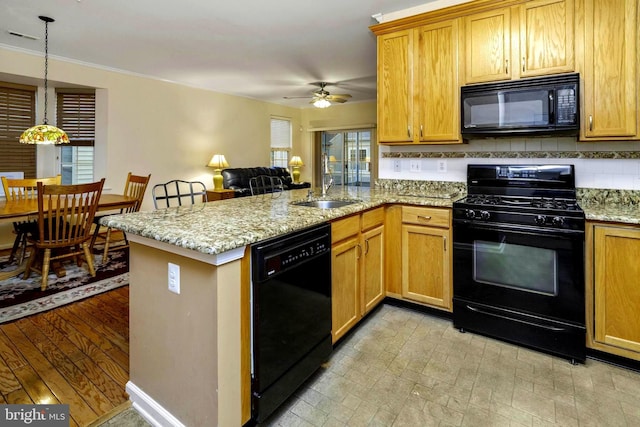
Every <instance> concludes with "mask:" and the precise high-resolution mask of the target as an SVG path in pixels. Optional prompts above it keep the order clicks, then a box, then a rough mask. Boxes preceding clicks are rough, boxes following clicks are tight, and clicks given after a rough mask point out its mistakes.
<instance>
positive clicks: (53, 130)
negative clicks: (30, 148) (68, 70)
mask: <svg viewBox="0 0 640 427" xmlns="http://www.w3.org/2000/svg"><path fill="white" fill-rule="evenodd" d="M38 18H40V19H41V20H42V21H44V120H43V123H42V124H41V125H36V126H34V127H32V128H29V129H27V130H25V131H24V132H22V135H20V143H21V144H56V145H58V144H68V143H69V137H68V136H67V134H66V132H65V131H63V130H62V129H59V128H57V127H55V126H51V125H49V124H48V123H47V101H48V99H47V98H48V93H47V92H48V85H47V73H48V71H49V70H48V68H49V23H50V22H54V21H55V20H54V19H53V18H49V17H48V16H38Z"/></svg>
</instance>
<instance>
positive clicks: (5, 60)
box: [0, 47, 302, 209]
mask: <svg viewBox="0 0 640 427" xmlns="http://www.w3.org/2000/svg"><path fill="white" fill-rule="evenodd" d="M41 75H42V58H41V57H39V56H36V55H31V54H29V53H24V52H20V51H14V50H9V49H4V48H1V47H0V78H2V79H3V80H8V81H12V77H13V81H24V80H25V79H27V80H28V79H31V80H33V82H32V84H33V83H35V84H37V83H38V82H39V81H40V80H41ZM49 81H50V83H51V86H59V87H63V86H65V85H67V86H76V85H80V86H87V87H94V88H98V89H99V90H98V96H97V105H96V108H97V112H96V114H97V116H98V117H97V121H98V124H99V129H98V135H97V136H96V157H97V158H96V174H95V178H96V179H99V178H101V177H105V178H106V184H105V187H106V188H109V189H113V191H115V192H118V191H121V190H122V189H123V188H124V182H125V179H126V175H127V172H129V171H131V172H133V173H134V174H139V175H143V174H148V173H151V174H152V177H151V183H150V185H151V186H153V185H154V184H156V183H159V182H165V181H168V180H171V179H175V178H181V179H188V180H194V179H198V180H202V181H203V182H205V184H207V186H209V187H212V186H213V180H212V178H213V170H212V169H210V168H207V167H206V166H205V165H206V164H207V162H208V161H209V160H210V158H211V156H212V155H213V154H214V153H218V152H219V153H222V154H224V155H225V156H226V158H227V161H228V162H229V164H230V166H232V167H248V166H261V165H268V164H269V159H270V156H269V153H270V120H269V119H270V118H271V116H272V115H276V116H281V117H287V118H290V119H291V120H292V124H293V129H300V128H301V126H302V124H301V122H300V117H301V110H300V109H297V108H289V107H283V106H279V105H275V104H269V103H265V102H261V101H256V100H252V99H247V98H241V97H236V96H230V95H225V94H220V93H216V92H211V91H207V90H202V89H196V88H191V87H187V86H182V85H178V84H174V83H169V82H165V81H160V80H155V79H151V78H147V77H143V76H137V75H131V74H125V73H119V72H115V71H110V70H103V69H98V68H94V67H90V66H86V65H81V64H75V63H71V62H64V61H60V60H52V59H51V58H50V59H49ZM49 101H50V102H49V119H50V121H51V122H54V120H53V114H54V112H55V97H52V96H50V97H49ZM42 108H43V106H42V102H41V101H40V102H39V103H38V113H39V114H38V120H39V121H40V120H42V113H41V112H42ZM301 135H302V133H301V132H294V133H293V151H298V150H300V145H301V138H302V136H301ZM47 148H49V149H51V150H45V149H47ZM55 152H56V151H55V148H54V147H43V148H42V149H41V150H39V154H40V157H39V165H38V171H39V173H42V174H49V173H50V172H51V171H53V169H54V168H55V165H56V163H57V161H56V158H55ZM152 207H153V204H152V202H151V198H150V191H149V193H148V194H147V197H146V198H145V203H144V205H143V209H151V208H152Z"/></svg>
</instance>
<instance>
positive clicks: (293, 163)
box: [289, 156, 304, 167]
mask: <svg viewBox="0 0 640 427" xmlns="http://www.w3.org/2000/svg"><path fill="white" fill-rule="evenodd" d="M289 165H290V166H298V167H299V166H304V163H302V159H301V158H300V156H293V157H291V161H290V162H289Z"/></svg>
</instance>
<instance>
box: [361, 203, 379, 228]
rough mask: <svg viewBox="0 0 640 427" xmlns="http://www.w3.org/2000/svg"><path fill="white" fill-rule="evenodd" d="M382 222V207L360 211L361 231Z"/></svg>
mask: <svg viewBox="0 0 640 427" xmlns="http://www.w3.org/2000/svg"><path fill="white" fill-rule="evenodd" d="M381 224H384V208H375V209H371V210H369V211H366V212H363V213H362V231H367V230H369V229H371V228H374V227H377V226H379V225H381Z"/></svg>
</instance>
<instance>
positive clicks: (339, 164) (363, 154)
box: [319, 129, 375, 187]
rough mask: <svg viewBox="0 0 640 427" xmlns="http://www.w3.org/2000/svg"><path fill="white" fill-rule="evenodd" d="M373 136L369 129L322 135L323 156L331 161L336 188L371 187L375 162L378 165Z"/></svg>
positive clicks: (331, 172)
mask: <svg viewBox="0 0 640 427" xmlns="http://www.w3.org/2000/svg"><path fill="white" fill-rule="evenodd" d="M371 133H372V132H371V130H369V129H366V130H347V131H324V132H322V137H321V141H322V155H326V156H327V158H328V159H329V165H328V172H329V173H330V174H331V176H332V177H333V185H336V186H337V185H343V186H356V187H370V186H371V171H372V163H371V162H372V161H375V157H374V156H372V149H371V148H372V147H371ZM320 161H321V160H319V162H320ZM373 166H374V167H375V165H373Z"/></svg>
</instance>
